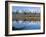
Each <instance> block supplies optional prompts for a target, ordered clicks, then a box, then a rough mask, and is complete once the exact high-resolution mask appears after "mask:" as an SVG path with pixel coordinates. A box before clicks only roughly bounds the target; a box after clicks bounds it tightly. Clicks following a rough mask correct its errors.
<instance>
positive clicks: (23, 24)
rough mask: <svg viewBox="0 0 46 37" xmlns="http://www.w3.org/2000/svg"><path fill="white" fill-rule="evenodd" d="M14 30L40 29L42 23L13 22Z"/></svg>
mask: <svg viewBox="0 0 46 37" xmlns="http://www.w3.org/2000/svg"><path fill="white" fill-rule="evenodd" d="M12 24H13V30H31V29H33V30H34V29H40V21H36V22H35V21H13V23H12Z"/></svg>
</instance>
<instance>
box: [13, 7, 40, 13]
mask: <svg viewBox="0 0 46 37" xmlns="http://www.w3.org/2000/svg"><path fill="white" fill-rule="evenodd" d="M16 10H19V11H20V12H21V11H27V12H29V11H31V12H32V13H33V12H37V13H40V12H41V10H40V7H26V6H13V7H12V11H13V12H16Z"/></svg>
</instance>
